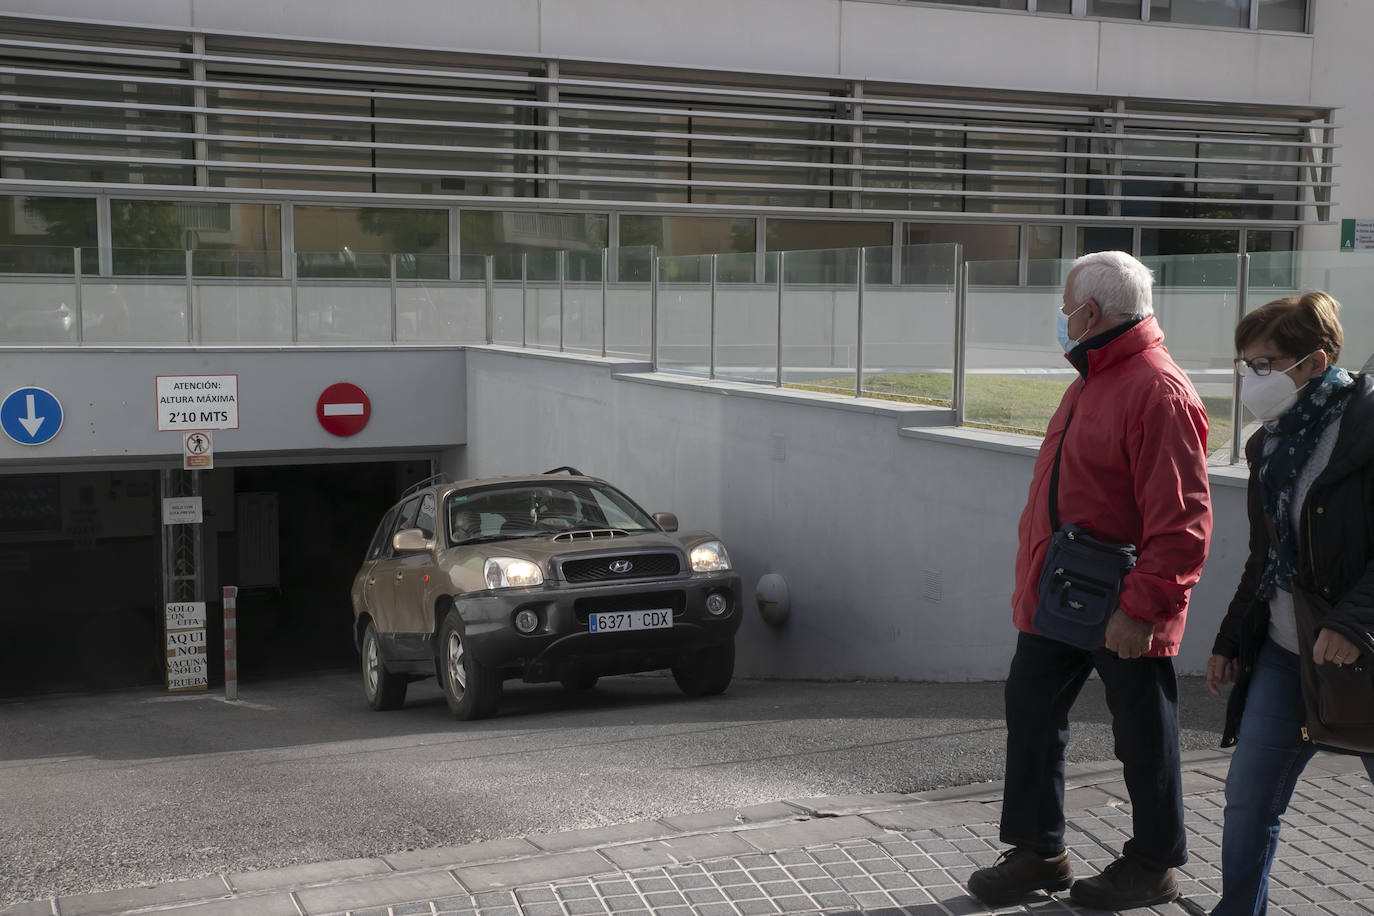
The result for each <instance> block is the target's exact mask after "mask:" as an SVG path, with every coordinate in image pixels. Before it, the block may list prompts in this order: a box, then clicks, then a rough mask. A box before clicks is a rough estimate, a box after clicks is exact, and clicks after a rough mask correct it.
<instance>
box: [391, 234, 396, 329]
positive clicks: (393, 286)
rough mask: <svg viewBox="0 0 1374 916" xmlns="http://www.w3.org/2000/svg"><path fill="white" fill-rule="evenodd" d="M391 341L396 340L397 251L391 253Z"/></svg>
mask: <svg viewBox="0 0 1374 916" xmlns="http://www.w3.org/2000/svg"><path fill="white" fill-rule="evenodd" d="M391 342H392V343H395V342H396V252H394V251H393V252H392V253H391Z"/></svg>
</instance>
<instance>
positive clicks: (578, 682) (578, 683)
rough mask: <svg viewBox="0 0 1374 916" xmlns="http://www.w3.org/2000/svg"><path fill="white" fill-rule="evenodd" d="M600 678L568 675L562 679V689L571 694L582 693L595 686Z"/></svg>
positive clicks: (591, 675) (585, 675)
mask: <svg viewBox="0 0 1374 916" xmlns="http://www.w3.org/2000/svg"><path fill="white" fill-rule="evenodd" d="M599 680H601V678H600V677H599V676H597V675H595V674H569V675H568V676H566V677H564V678H563V679H562V681H561V682H562V684H563V687H564V688H565V689H567V690H571V691H572V692H573V693H583V692H584V691H587V690H591V689H592V688H593V687H595V686H596V682H597V681H599Z"/></svg>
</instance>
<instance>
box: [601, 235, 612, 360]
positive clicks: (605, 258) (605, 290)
mask: <svg viewBox="0 0 1374 916" xmlns="http://www.w3.org/2000/svg"><path fill="white" fill-rule="evenodd" d="M609 261H610V258H609V252H608V250H607V249H605V248H603V249H601V358H602V359H605V358H606V301H607V296H608V295H609V293H610V285H609V281H608V280H607V278H606V267H607V265H608V263H609Z"/></svg>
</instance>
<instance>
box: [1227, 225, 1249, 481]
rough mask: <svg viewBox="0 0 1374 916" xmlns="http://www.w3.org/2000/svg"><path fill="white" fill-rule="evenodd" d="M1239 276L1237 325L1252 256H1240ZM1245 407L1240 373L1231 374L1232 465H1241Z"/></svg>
mask: <svg viewBox="0 0 1374 916" xmlns="http://www.w3.org/2000/svg"><path fill="white" fill-rule="evenodd" d="M1236 267H1237V269H1238V270H1239V276H1237V277H1236V323H1237V324H1239V323H1240V320H1241V319H1242V318H1244V317H1245V309H1246V304H1247V300H1248V299H1249V298H1250V255H1249V253H1248V252H1247V253H1245V254H1242V255H1240V256H1239V258H1238V263H1237V265H1236ZM1242 408H1243V405H1242V404H1241V403H1240V373H1239V372H1233V373H1232V374H1231V463H1232V464H1240V432H1241V430H1240V426H1241V420H1242V417H1243V410H1242Z"/></svg>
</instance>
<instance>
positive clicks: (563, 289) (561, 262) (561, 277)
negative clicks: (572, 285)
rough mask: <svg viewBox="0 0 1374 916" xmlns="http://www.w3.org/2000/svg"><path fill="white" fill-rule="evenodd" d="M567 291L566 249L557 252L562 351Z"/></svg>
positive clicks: (559, 339)
mask: <svg viewBox="0 0 1374 916" xmlns="http://www.w3.org/2000/svg"><path fill="white" fill-rule="evenodd" d="M567 292H568V252H567V251H566V250H563V251H559V252H558V352H559V353H562V352H563V318H564V316H565V315H566V314H567V312H566V311H565V310H564V309H565V307H564V300H565V298H566V296H567Z"/></svg>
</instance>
